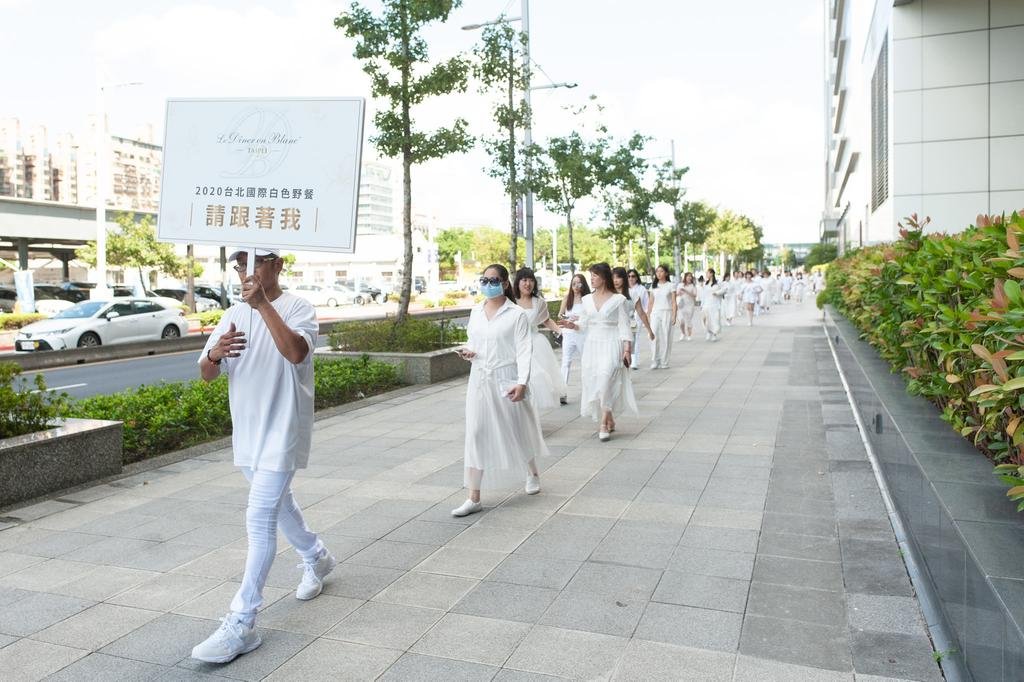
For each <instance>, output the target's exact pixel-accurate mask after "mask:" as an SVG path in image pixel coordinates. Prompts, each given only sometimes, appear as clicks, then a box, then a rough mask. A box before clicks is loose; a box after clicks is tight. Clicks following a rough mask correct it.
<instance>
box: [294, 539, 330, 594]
mask: <svg viewBox="0 0 1024 682" xmlns="http://www.w3.org/2000/svg"><path fill="white" fill-rule="evenodd" d="M337 565H338V562H337V560H336V559H335V558H334V556H333V555H332V554H331V553H330V552H328V551H327V550H324V553H323V556H321V557H320V558H319V559H317V560H316V561H303V562H302V563H301V564H299V568H301V569H303V572H302V581H301V582H299V587H298V589H296V590H295V598H296V599H301V600H302V601H308V600H310V599H312V598H313V597H316V596H318V595H319V594H320V593H321V592H322V591H323V589H324V578H326V577H327V574H328V573H330V572H331V571H333V570H334V567H335V566H337Z"/></svg>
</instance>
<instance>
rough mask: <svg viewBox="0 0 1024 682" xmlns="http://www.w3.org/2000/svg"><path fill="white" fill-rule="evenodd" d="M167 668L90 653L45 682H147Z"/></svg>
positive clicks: (164, 671) (163, 672) (157, 676)
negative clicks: (84, 681)
mask: <svg viewBox="0 0 1024 682" xmlns="http://www.w3.org/2000/svg"><path fill="white" fill-rule="evenodd" d="M169 670H170V669H169V668H167V667H165V666H162V665H154V664H152V663H144V662H142V661H133V660H130V659H127V658H118V657H117V656H108V655H106V654H98V653H92V654H89V655H88V656H86V657H84V658H80V659H78V660H77V661H75V662H74V663H72V664H71V665H69V666H68V667H66V668H63V669H61V670H60V671H59V672H57V673H54V674H53V675H51V676H49V677H47V678H46V680H47V682H81V681H82V680H96V681H99V680H118V682H122V681H123V682H149V680H155V679H157V678H159V677H160V676H161V675H164V674H166V673H167V672H169Z"/></svg>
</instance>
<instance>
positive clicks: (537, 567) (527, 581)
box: [487, 554, 583, 590]
mask: <svg viewBox="0 0 1024 682" xmlns="http://www.w3.org/2000/svg"><path fill="white" fill-rule="evenodd" d="M582 565H583V562H582V561H571V560H567V559H543V558H539V557H531V556H522V555H519V554H512V555H510V556H508V557H507V558H505V560H504V561H502V562H501V563H500V564H498V565H497V566H496V567H495V569H494V570H493V571H491V572H490V574H488V576H487V580H491V581H495V582H503V583H515V584H517V585H529V586H533V587H548V588H552V589H556V590H561V589H562V588H563V587H565V586H566V585H568V584H569V581H570V580H571V579H572V577H573V576H574V575H576V571H578V570H579V568H580V566H582Z"/></svg>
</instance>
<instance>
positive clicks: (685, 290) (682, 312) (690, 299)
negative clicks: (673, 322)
mask: <svg viewBox="0 0 1024 682" xmlns="http://www.w3.org/2000/svg"><path fill="white" fill-rule="evenodd" d="M677 291H678V293H679V327H680V329H687V328H691V327H693V316H694V314H695V313H696V312H697V286H696V285H694V284H680V285H679V288H678V290H677ZM669 312H670V314H671V311H669Z"/></svg>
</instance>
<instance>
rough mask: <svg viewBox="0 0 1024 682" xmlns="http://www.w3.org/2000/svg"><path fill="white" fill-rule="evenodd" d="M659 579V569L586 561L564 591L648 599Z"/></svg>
mask: <svg viewBox="0 0 1024 682" xmlns="http://www.w3.org/2000/svg"><path fill="white" fill-rule="evenodd" d="M660 579H661V571H659V570H655V569H650V568H640V567H637V566H617V565H615V564H601V563H596V562H592V561H588V562H586V563H584V564H583V565H582V566H580V568H579V570H578V571H576V575H574V576H573V578H572V580H570V581H569V584H568V585H566V587H565V591H566V592H572V593H578V592H587V593H592V594H606V595H611V596H619V597H636V598H641V599H645V600H646V599H649V598H650V595H651V594H652V593H653V592H654V589H655V588H656V587H657V585H658V581H659V580H660Z"/></svg>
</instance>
